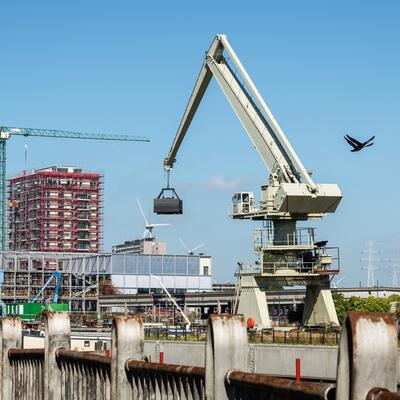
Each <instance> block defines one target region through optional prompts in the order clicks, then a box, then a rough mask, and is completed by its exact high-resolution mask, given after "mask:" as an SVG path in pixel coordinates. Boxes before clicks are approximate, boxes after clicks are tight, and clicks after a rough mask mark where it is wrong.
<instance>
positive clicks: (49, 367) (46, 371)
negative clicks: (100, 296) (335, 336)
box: [0, 312, 400, 400]
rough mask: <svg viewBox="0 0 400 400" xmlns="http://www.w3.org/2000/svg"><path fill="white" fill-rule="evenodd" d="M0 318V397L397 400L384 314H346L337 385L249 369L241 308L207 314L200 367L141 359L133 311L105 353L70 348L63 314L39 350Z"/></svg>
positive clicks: (390, 332) (140, 332)
mask: <svg viewBox="0 0 400 400" xmlns="http://www.w3.org/2000/svg"><path fill="white" fill-rule="evenodd" d="M0 323H1V325H2V326H1V329H0V332H1V335H2V337H1V340H0V350H1V354H2V357H1V360H2V363H1V373H0V391H1V400H8V399H16V400H25V399H26V400H28V399H30V400H43V399H45V400H66V399H83V400H90V399H100V400H103V399H104V400H109V399H110V400H116V399H118V400H119V399H128V398H131V399H136V398H137V399H154V400H158V399H176V398H179V399H180V400H189V399H199V400H200V399H201V400H202V399H206V398H207V399H214V400H216V399H218V400H224V399H225V400H226V399H227V400H233V399H235V400H236V399H239V400H250V399H257V398H258V399H271V400H275V399H277V398H279V399H281V400H286V399H287V400H290V399H303V400H314V399H328V400H330V399H333V398H335V399H337V400H349V399H359V400H380V399H381V400H389V399H395V400H400V396H399V394H398V393H396V390H397V384H398V378H399V376H398V371H397V365H398V349H397V323H396V321H395V319H394V318H393V317H392V316H390V315H389V314H383V313H356V312H351V313H348V315H347V317H346V320H345V322H344V324H343V330H342V335H341V338H340V344H339V357H338V360H339V361H338V366H337V381H336V385H333V384H328V385H327V384H318V383H311V382H302V381H300V374H299V375H297V373H296V380H292V379H283V378H278V377H271V376H267V375H263V374H257V373H250V370H253V369H252V367H251V357H250V356H249V352H248V348H249V346H248V336H247V329H246V323H245V319H244V317H243V316H241V315H228V314H219V315H215V314H214V315H211V316H210V318H209V321H208V327H207V330H208V332H207V342H206V345H205V360H206V364H205V368H200V367H191V366H183V365H171V364H163V363H162V362H160V363H152V362H147V361H143V360H144V359H145V358H148V357H145V355H144V352H143V348H144V329H143V323H142V320H141V319H140V318H139V317H136V316H117V317H114V321H113V329H112V351H111V359H108V358H106V357H105V356H101V355H98V354H93V353H83V352H82V353H80V352H77V351H71V350H70V349H69V346H70V339H71V332H70V324H69V317H68V315H67V314H66V313H49V314H48V315H47V320H46V328H45V330H46V340H45V349H39V350H22V349H21V348H20V347H21V345H22V330H21V321H20V320H19V319H18V318H13V317H6V318H3V319H2V320H1V322H0ZM177 345H178V344H177ZM160 361H162V360H161V358H160ZM296 365H297V364H296ZM299 365H300V363H299ZM296 372H297V370H296ZM335 396H336V397H335Z"/></svg>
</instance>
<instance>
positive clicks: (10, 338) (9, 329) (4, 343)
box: [0, 317, 22, 400]
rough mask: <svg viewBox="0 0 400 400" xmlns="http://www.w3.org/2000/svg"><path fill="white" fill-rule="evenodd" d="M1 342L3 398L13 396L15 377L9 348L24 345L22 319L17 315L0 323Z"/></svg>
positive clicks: (18, 347)
mask: <svg viewBox="0 0 400 400" xmlns="http://www.w3.org/2000/svg"><path fill="white" fill-rule="evenodd" d="M0 338H1V339H0V343H1V365H0V376H1V382H0V384H1V392H0V393H1V399H2V400H8V399H11V398H12V393H13V387H12V384H13V379H12V375H13V374H12V366H11V364H10V360H9V358H8V350H10V349H12V348H14V349H20V348H21V346H22V328H21V320H20V319H19V318H17V317H4V318H3V319H2V320H1V323H0Z"/></svg>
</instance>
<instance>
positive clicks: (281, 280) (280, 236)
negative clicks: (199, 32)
mask: <svg viewBox="0 0 400 400" xmlns="http://www.w3.org/2000/svg"><path fill="white" fill-rule="evenodd" d="M212 77H214V78H215V79H216V81H217V83H218V84H219V86H220V88H221V89H222V91H223V92H224V94H225V96H226V98H227V99H228V101H229V103H230V105H231V106H232V108H233V110H234V112H235V113H236V115H237V117H238V118H239V120H240V122H241V123H242V125H243V127H244V129H245V131H246V133H247V134H248V136H249V137H250V140H251V141H252V143H253V144H254V147H255V148H256V150H257V151H258V153H259V155H260V157H261V159H262V160H263V162H264V164H265V166H266V167H267V169H268V170H269V179H268V182H267V183H266V184H264V185H263V186H261V202H260V203H256V202H255V200H254V196H253V193H252V192H238V193H235V194H234V196H233V198H232V211H231V217H232V218H234V219H251V220H255V221H264V226H266V228H264V229H256V230H255V231H254V250H255V252H256V253H257V254H258V257H259V259H260V260H259V261H258V262H256V263H255V264H254V265H252V264H241V265H242V266H241V267H239V270H238V271H237V276H239V279H240V280H239V286H238V292H239V296H238V298H239V305H238V310H236V311H238V312H241V313H243V314H244V315H245V316H246V317H252V318H254V319H255V322H256V325H257V326H258V327H259V328H266V327H270V326H271V321H270V318H269V313H268V307H267V303H266V297H265V294H264V293H262V290H266V289H268V288H273V287H282V286H294V285H304V286H306V287H307V292H306V299H305V308H304V313H303V320H302V323H303V325H308V326H311V325H312V326H315V325H326V324H331V325H338V320H337V316H336V311H335V308H334V304H333V300H332V295H331V292H330V281H329V279H330V278H331V277H332V276H333V275H334V274H336V273H338V271H339V270H338V268H339V265H338V262H339V258H338V255H337V256H336V257H334V256H332V255H331V254H328V248H327V247H326V242H316V241H315V230H314V229H313V228H298V227H297V222H299V221H306V220H309V219H321V218H323V217H324V215H325V214H326V213H333V212H335V210H336V208H337V206H338V205H339V203H340V201H341V199H342V193H341V191H340V189H339V187H338V185H336V184H320V183H315V182H314V181H313V179H312V178H311V175H310V173H309V172H308V171H307V169H306V168H305V167H304V165H303V163H302V162H301V160H300V158H299V157H298V156H297V154H296V152H295V151H294V149H293V148H292V146H291V144H290V143H289V140H288V139H287V137H286V136H285V134H284V133H283V131H282V129H281V127H280V126H279V124H278V122H277V121H276V119H275V118H274V116H273V115H272V112H271V111H270V109H269V108H268V106H267V105H266V103H265V101H264V100H263V98H262V97H261V95H260V93H259V92H258V90H257V88H256V86H255V85H254V83H253V81H252V80H251V78H250V76H249V75H248V73H247V72H246V70H245V68H244V67H243V65H242V63H241V62H240V60H239V58H238V57H237V55H236V54H235V52H234V50H233V49H232V47H231V45H230V44H229V42H228V39H227V37H226V36H225V35H216V37H215V38H214V40H213V42H212V44H211V46H210V48H209V49H208V51H207V52H206V56H205V60H204V62H203V65H202V67H201V70H200V73H199V76H198V78H197V81H196V83H195V86H194V88H193V91H192V94H191V96H190V98H189V101H188V104H187V106H186V109H185V112H184V114H183V117H182V120H181V123H180V125H179V128H178V131H177V133H176V136H175V138H174V140H173V143H172V146H171V149H170V151H169V153H168V155H167V157H166V158H165V159H164V169H165V171H166V173H167V177H168V185H167V189H169V190H172V191H173V192H174V193H175V191H174V189H171V188H170V187H169V174H170V171H171V169H172V168H173V166H174V164H175V162H176V156H177V154H178V151H179V148H180V145H181V144H182V142H183V139H184V138H185V135H186V132H187V130H188V129H189V126H190V123H191V122H192V119H193V117H194V115H195V113H196V111H197V109H198V107H199V105H200V102H201V100H202V98H203V95H204V93H205V92H206V90H207V87H208V85H209V83H210V80H211V78H212ZM163 190H164V189H163ZM173 197H174V196H172V197H171V198H168V197H165V196H162V195H160V196H159V197H158V198H157V199H155V203H154V205H155V211H157V210H156V208H157V207H159V203H160V201H162V202H163V203H165V204H162V207H160V209H161V211H163V210H165V209H167V208H168V202H169V201H170V202H171V208H173V206H174V204H176V199H174V198H173ZM156 201H157V203H156ZM174 201H175V203H173V202H174ZM156 206H157V207H156ZM181 212H182V210H181V209H179V210H178V212H177V214H178V213H181ZM161 213H162V212H161ZM321 243H322V244H323V245H321ZM329 250H331V248H330V249H329ZM332 250H335V251H336V252H337V254H338V249H337V248H332ZM331 264H335V268H336V269H334V268H332V267H331Z"/></svg>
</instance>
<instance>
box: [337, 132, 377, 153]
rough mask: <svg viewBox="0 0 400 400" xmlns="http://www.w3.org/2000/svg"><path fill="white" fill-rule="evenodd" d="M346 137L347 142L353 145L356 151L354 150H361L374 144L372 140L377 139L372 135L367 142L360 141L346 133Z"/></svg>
mask: <svg viewBox="0 0 400 400" xmlns="http://www.w3.org/2000/svg"><path fill="white" fill-rule="evenodd" d="M344 138H345V139H346V142H347V143H348V144H349V145H350V146H352V147H353V150H351V151H352V152H354V151H360V150H362V149H363V148H364V147H369V146H372V145H373V143H370V142H371V141H372V140H374V139H375V136H372V138H371V139H368V140H367V141H366V142H363V143H361V142H359V141H358V140H357V139H354V138H352V137H351V136H350V135H346V136H345V137H344Z"/></svg>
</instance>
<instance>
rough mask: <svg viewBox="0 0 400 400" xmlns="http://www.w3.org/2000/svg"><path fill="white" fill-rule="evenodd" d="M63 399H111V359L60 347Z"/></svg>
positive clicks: (58, 356) (59, 361)
mask: <svg viewBox="0 0 400 400" xmlns="http://www.w3.org/2000/svg"><path fill="white" fill-rule="evenodd" d="M56 356H57V361H58V363H59V368H60V370H61V388H62V398H63V399H75V398H78V399H82V400H90V399H96V400H109V399H110V371H111V360H110V359H109V358H106V357H104V356H100V355H97V354H90V353H89V354H85V353H84V352H81V353H79V352H76V351H71V350H66V349H62V348H60V349H58V350H57V353H56Z"/></svg>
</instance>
